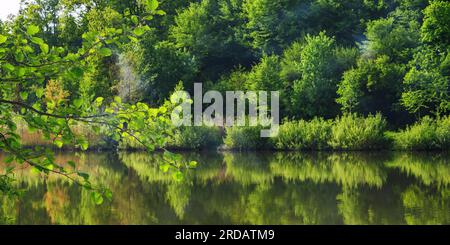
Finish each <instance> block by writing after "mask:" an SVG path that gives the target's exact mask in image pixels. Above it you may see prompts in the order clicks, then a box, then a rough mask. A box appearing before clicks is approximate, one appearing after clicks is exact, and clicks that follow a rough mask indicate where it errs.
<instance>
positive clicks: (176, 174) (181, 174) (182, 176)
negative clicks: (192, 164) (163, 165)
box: [172, 171, 184, 181]
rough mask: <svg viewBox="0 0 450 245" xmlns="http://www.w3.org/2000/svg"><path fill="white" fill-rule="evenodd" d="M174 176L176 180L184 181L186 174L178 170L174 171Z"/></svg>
mask: <svg viewBox="0 0 450 245" xmlns="http://www.w3.org/2000/svg"><path fill="white" fill-rule="evenodd" d="M172 176H173V178H174V179H175V180H176V181H182V180H183V179H184V175H183V173H182V172H181V171H177V172H175V173H173V175H172Z"/></svg>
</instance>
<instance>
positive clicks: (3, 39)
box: [0, 35, 8, 44]
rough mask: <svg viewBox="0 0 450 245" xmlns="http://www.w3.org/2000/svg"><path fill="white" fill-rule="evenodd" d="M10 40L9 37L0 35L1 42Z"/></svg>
mask: <svg viewBox="0 0 450 245" xmlns="http://www.w3.org/2000/svg"><path fill="white" fill-rule="evenodd" d="M6 40H8V37H6V36H3V35H0V44H2V43H5V42H6Z"/></svg>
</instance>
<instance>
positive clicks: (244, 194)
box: [0, 152, 450, 224]
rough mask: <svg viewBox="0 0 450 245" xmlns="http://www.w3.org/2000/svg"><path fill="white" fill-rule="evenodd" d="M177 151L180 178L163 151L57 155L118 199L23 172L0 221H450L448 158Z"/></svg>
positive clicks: (3, 202)
mask: <svg viewBox="0 0 450 245" xmlns="http://www.w3.org/2000/svg"><path fill="white" fill-rule="evenodd" d="M181 154H182V155H183V157H184V158H186V159H187V160H196V161H198V163H199V166H198V168H197V169H195V170H189V172H187V173H186V175H185V178H184V180H183V181H181V182H177V181H174V180H173V179H172V176H171V175H168V174H164V173H162V172H161V171H160V170H159V167H158V166H159V165H158V162H159V161H161V154H159V153H155V154H151V155H150V154H147V153H143V152H136V153H96V152H95V153H84V154H78V153H61V154H58V155H57V161H60V162H63V161H68V160H74V161H77V162H79V165H80V168H82V169H83V170H85V171H87V172H89V173H90V175H91V178H92V179H93V180H95V182H98V183H102V184H104V185H105V186H107V187H109V188H110V189H111V190H112V191H113V195H114V196H113V200H112V201H111V202H108V201H106V202H105V203H103V204H102V205H100V206H97V205H95V204H94V203H93V202H92V201H91V198H90V193H89V192H88V191H86V190H83V189H81V188H80V187H78V186H76V185H74V184H71V183H70V182H68V181H67V180H66V179H64V178H61V177H58V176H54V175H51V176H49V177H48V178H47V179H44V178H42V177H40V176H38V175H36V174H35V173H33V172H32V171H30V170H29V169H23V170H20V171H18V172H17V174H16V179H17V183H16V184H17V185H18V186H19V187H20V188H21V189H23V196H22V197H21V198H20V199H18V200H11V199H9V198H6V197H0V205H1V206H0V223H7V224H450V160H449V159H450V158H449V155H448V154H441V153H420V154H419V153H399V152H396V153H394V152H378V153H362V152H353V153H299V152H278V153H273V152H268V153H261V152H257V153H256V152H245V153H231V152H225V153H217V152H199V153H181ZM0 160H2V156H0Z"/></svg>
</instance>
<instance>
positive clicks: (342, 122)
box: [328, 114, 387, 150]
mask: <svg viewBox="0 0 450 245" xmlns="http://www.w3.org/2000/svg"><path fill="white" fill-rule="evenodd" d="M385 128H386V121H385V120H384V119H383V118H382V117H381V115H380V114H377V115H376V116H372V115H370V116H368V117H366V118H364V117H359V116H357V115H356V114H345V115H344V116H342V117H340V118H337V119H336V120H335V122H334V124H333V126H332V128H331V139H330V141H329V142H328V143H329V145H330V146H331V147H332V148H333V149H337V150H368V149H382V148H384V147H386V143H387V141H386V138H385V137H384V130H385Z"/></svg>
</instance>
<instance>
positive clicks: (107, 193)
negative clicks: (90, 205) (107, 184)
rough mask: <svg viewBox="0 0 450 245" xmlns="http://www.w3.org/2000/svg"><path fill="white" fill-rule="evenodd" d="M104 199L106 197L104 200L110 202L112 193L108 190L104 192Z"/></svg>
mask: <svg viewBox="0 0 450 245" xmlns="http://www.w3.org/2000/svg"><path fill="white" fill-rule="evenodd" d="M105 197H106V199H108V200H109V201H111V200H112V197H113V193H112V191H110V190H105Z"/></svg>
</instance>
